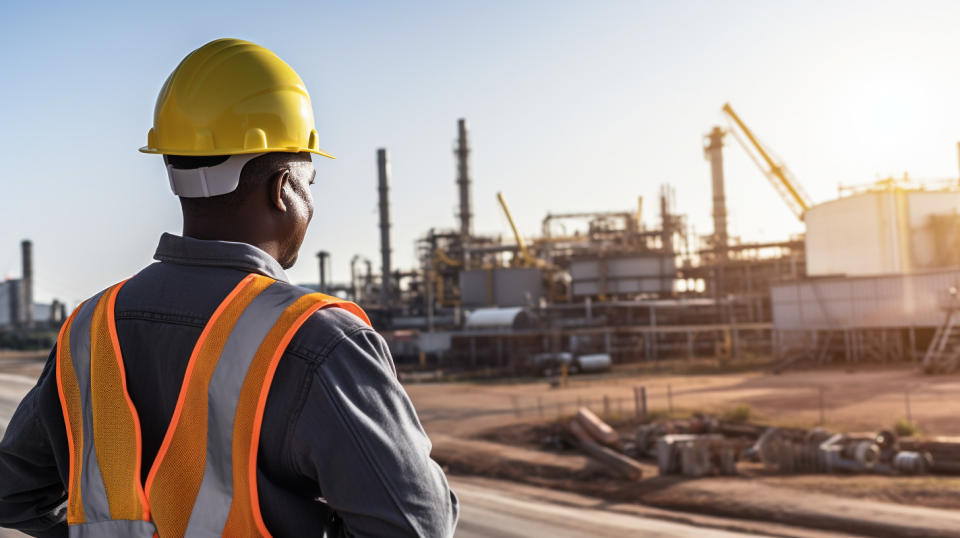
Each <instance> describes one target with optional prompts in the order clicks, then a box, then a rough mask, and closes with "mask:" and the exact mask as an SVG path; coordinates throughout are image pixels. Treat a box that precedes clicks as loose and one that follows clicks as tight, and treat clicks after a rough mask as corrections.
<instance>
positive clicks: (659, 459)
mask: <svg viewBox="0 0 960 538" xmlns="http://www.w3.org/2000/svg"><path fill="white" fill-rule="evenodd" d="M566 430H567V436H566V437H567V440H568V442H570V443H571V444H573V445H574V446H576V447H578V448H579V449H580V450H582V451H583V452H585V453H587V454H588V455H590V456H591V457H593V458H594V459H596V460H598V461H600V462H601V463H603V464H605V465H607V466H608V467H610V468H611V469H613V470H614V471H615V472H617V473H618V474H620V475H622V476H624V477H627V478H629V479H632V480H637V479H639V478H640V477H641V476H642V470H641V467H640V464H639V461H638V460H642V459H653V460H655V461H656V463H657V467H658V468H659V471H660V474H662V475H668V474H679V475H685V476H692V477H700V476H718V475H734V474H737V464H738V462H741V461H753V462H760V463H762V464H763V466H764V467H765V468H766V469H768V470H771V471H775V472H779V473H835V472H854V473H879V474H903V475H913V474H924V473H960V440H955V439H937V440H917V439H914V438H905V439H898V438H897V436H896V435H895V434H894V433H893V432H890V431H881V432H879V433H875V434H873V433H871V434H858V433H833V432H830V431H827V430H825V429H823V428H813V429H810V430H804V429H796V428H776V427H769V426H763V425H758V424H744V423H732V422H724V421H720V420H717V419H716V418H713V417H698V418H692V419H688V420H667V421H658V422H654V423H650V424H643V425H641V426H639V427H638V428H637V429H636V432H635V434H634V436H633V437H626V436H621V435H620V434H618V433H617V432H616V431H615V430H614V429H613V428H612V427H610V425H609V424H607V423H605V422H604V421H603V420H601V419H600V418H599V417H597V416H596V415H595V414H594V413H592V412H591V411H590V410H589V409H586V408H581V409H580V410H579V411H578V412H577V415H576V416H575V417H574V419H573V420H572V421H571V422H570V424H568V425H567V428H566Z"/></svg>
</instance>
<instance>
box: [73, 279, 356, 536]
mask: <svg viewBox="0 0 960 538" xmlns="http://www.w3.org/2000/svg"><path fill="white" fill-rule="evenodd" d="M123 284H124V283H123V282H121V283H119V284H117V285H115V286H112V287H110V288H108V289H106V290H104V291H103V292H101V293H100V294H99V295H97V296H95V297H93V298H92V299H90V300H88V301H86V302H84V303H83V304H82V305H80V306H79V307H78V308H77V309H76V310H75V311H74V312H73V314H71V316H70V318H69V319H68V320H67V322H66V323H65V324H64V325H63V328H62V329H60V336H59V339H58V342H57V389H58V391H59V393H60V405H61V407H62V409H63V418H64V423H65V424H66V427H67V442H68V443H69V447H68V448H69V452H70V471H69V484H68V486H67V490H68V498H67V524H68V525H69V529H70V536H72V537H75V536H81V537H82V536H97V537H101V536H108V537H112V536H118V537H119V536H124V537H126V536H130V537H141V536H143V537H152V536H160V537H162V538H167V537H174V536H185V535H187V536H270V532H269V531H268V530H267V527H266V525H265V524H264V522H263V517H262V516H261V514H260V505H259V500H258V496H257V475H256V466H257V449H258V446H259V440H260V425H261V423H262V421H263V410H264V406H265V405H266V401H267V393H268V392H269V391H270V384H271V382H272V380H273V375H274V372H276V369H277V364H278V363H279V361H280V357H281V356H282V355H283V352H284V350H285V349H286V347H287V344H289V343H290V339H291V338H293V336H294V334H296V332H297V329H299V328H300V326H301V325H303V323H304V322H306V320H307V319H308V318H309V317H310V315H311V314H312V313H313V312H315V311H317V310H319V309H321V308H327V307H340V308H344V309H346V310H348V311H350V312H352V313H354V314H356V315H357V316H358V317H360V319H362V320H363V321H364V322H365V323H367V324H368V325H369V324H370V320H369V319H368V318H367V316H366V314H365V313H364V312H363V310H362V309H361V308H360V307H359V306H357V305H355V304H353V303H351V302H347V301H343V300H340V299H337V298H335V297H330V296H328V295H324V294H322V293H308V292H306V291H305V290H303V289H301V288H297V287H295V286H291V285H289V284H286V283H282V282H278V281H276V280H274V279H272V278H268V277H265V276H261V275H256V274H251V275H248V276H246V277H245V278H244V279H243V280H242V281H241V282H240V283H239V284H238V285H237V286H236V287H235V288H234V289H233V291H231V292H230V294H229V295H227V298H226V299H224V300H223V302H222V303H220V306H218V307H217V309H216V311H214V313H213V316H211V317H210V320H209V321H208V322H207V324H206V326H205V327H204V329H203V332H202V333H201V334H200V338H199V339H198V340H197V343H196V345H195V346H194V348H193V353H192V354H191V355H190V361H189V363H188V364H187V369H186V372H185V374H184V377H183V385H182V386H181V388H180V396H179V398H178V399H177V405H176V408H175V410H174V413H173V417H172V418H171V420H170V425H169V426H168V427H167V430H166V435H165V436H164V439H163V443H162V444H161V445H160V450H159V452H158V453H157V456H156V458H155V460H154V462H153V466H152V467H151V468H150V472H149V474H148V475H147V482H146V484H145V485H144V484H141V480H140V476H141V462H140V459H141V454H140V450H141V448H140V444H141V434H140V422H139V419H138V418H137V410H136V408H135V407H134V405H133V401H132V400H131V399H130V395H129V394H128V393H127V384H126V376H125V373H124V367H123V357H121V355H120V344H119V342H118V340H117V328H116V321H115V319H114V306H115V303H116V300H117V292H118V291H119V290H120V288H121V287H122V286H123ZM221 358H223V360H221Z"/></svg>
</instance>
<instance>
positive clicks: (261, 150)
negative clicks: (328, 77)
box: [140, 146, 336, 159]
mask: <svg viewBox="0 0 960 538" xmlns="http://www.w3.org/2000/svg"><path fill="white" fill-rule="evenodd" d="M304 151H306V152H308V153H315V154H317V155H321V156H323V157H326V158H328V159H336V157H334V156H333V155H330V154H329V153H327V152H326V151H323V150H322V149H309V148H293V149H291V148H256V149H249V150H238V151H230V152H223V153H210V152H206V151H180V150H161V149H159V148H151V147H150V146H143V147H142V148H140V153H150V154H153V155H183V156H185V157H213V156H216V155H245V154H248V153H274V152H284V153H300V152H304Z"/></svg>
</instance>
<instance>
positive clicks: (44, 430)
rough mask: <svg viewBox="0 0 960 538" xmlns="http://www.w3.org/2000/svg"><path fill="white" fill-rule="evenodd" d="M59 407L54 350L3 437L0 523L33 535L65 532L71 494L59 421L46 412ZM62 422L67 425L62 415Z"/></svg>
mask: <svg viewBox="0 0 960 538" xmlns="http://www.w3.org/2000/svg"><path fill="white" fill-rule="evenodd" d="M58 408H59V397H58V396H57V380H56V348H54V350H53V351H51V352H50V357H49V358H48V359H47V363H46V366H44V368H43V373H42V374H40V379H39V380H38V381H37V384H36V386H34V387H33V389H31V390H30V392H29V393H27V395H26V396H25V397H24V398H23V401H21V402H20V406H19V407H17V411H16V412H15V413H14V415H13V418H11V419H10V424H9V425H8V426H7V430H6V432H5V433H4V436H3V440H2V441H0V527H10V528H14V529H19V530H21V531H23V532H25V533H27V534H30V535H32V536H42V537H47V536H66V535H67V525H66V507H65V506H64V504H63V503H64V501H66V499H67V492H66V488H65V487H64V485H63V478H62V477H61V475H60V472H59V471H58V467H57V461H56V454H55V453H54V450H53V446H52V444H51V440H50V435H49V431H48V429H49V428H50V427H55V426H56V425H55V424H53V423H54V422H56V421H55V420H50V419H51V418H53V417H50V416H47V415H50V414H51V412H53V411H54V410H57V409H58ZM44 419H47V420H44ZM59 424H60V428H61V429H63V428H64V426H63V425H62V424H63V419H62V417H61V418H60V421H59ZM62 435H63V436H66V431H65V430H64V431H63V432H62Z"/></svg>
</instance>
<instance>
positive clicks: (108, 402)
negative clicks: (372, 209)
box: [0, 39, 458, 538]
mask: <svg viewBox="0 0 960 538" xmlns="http://www.w3.org/2000/svg"><path fill="white" fill-rule="evenodd" d="M141 151H144V152H146V153H157V154H163V156H164V157H163V158H164V163H165V164H166V167H167V172H168V176H169V180H170V185H171V187H172V189H173V191H174V192H175V193H176V194H177V195H179V197H180V203H181V206H182V210H183V219H184V222H183V236H182V237H178V236H174V235H169V234H164V235H163V236H162V237H161V239H160V244H159V246H158V247H157V251H156V254H155V258H156V259H157V260H158V263H154V264H153V265H150V266H148V267H146V268H145V269H143V270H142V271H141V272H140V273H139V274H137V275H135V276H134V277H132V278H131V279H129V280H128V281H125V282H122V283H120V284H117V285H114V286H111V287H110V288H108V289H106V290H105V291H104V292H101V293H100V294H98V295H97V296H95V297H93V298H91V299H89V300H88V301H86V302H85V303H84V304H83V305H81V306H80V307H78V308H77V310H76V311H75V312H74V314H73V315H72V316H71V317H70V320H69V321H68V322H67V323H66V324H65V325H64V328H63V329H62V330H61V334H60V338H59V340H58V344H57V347H56V348H55V349H54V350H53V352H51V354H50V358H49V360H48V361H47V364H46V367H45V368H44V371H43V373H42V374H41V376H40V379H39V381H38V382H37V385H36V386H35V387H34V388H33V390H31V391H30V393H29V394H28V395H27V396H26V398H24V400H23V402H21V404H20V406H19V408H18V409H17V412H16V414H15V415H14V417H13V418H12V420H11V421H10V424H9V427H8V429H7V431H6V434H5V436H4V438H3V441H2V442H0V526H8V527H12V528H17V529H20V530H23V531H25V532H27V533H28V534H32V535H35V536H65V535H67V534H68V528H69V534H70V535H71V536H153V535H154V533H157V534H159V536H160V537H162V538H165V537H166V536H183V535H186V536H219V535H225V536H263V535H271V534H272V535H277V536H314V535H331V536H338V535H357V536H360V535H362V536H401V535H402V536H407V535H419V536H449V535H452V534H453V529H454V526H455V524H456V519H457V512H458V505H457V499H456V497H455V496H454V494H453V493H452V492H451V491H450V489H449V487H448V485H447V481H446V478H445V477H444V475H443V472H442V471H441V469H440V468H439V467H438V466H437V464H436V463H435V462H434V461H432V460H431V459H430V456H429V453H430V442H429V440H428V439H427V436H426V434H425V433H424V431H423V429H422V427H421V426H420V423H419V420H418V419H417V416H416V412H415V411H414V408H413V406H412V404H411V402H410V400H409V398H408V397H407V395H406V393H405V392H404V390H403V388H402V387H401V386H400V384H399V383H398V381H397V378H396V372H395V368H394V365H393V362H392V359H391V357H390V353H389V351H388V349H387V347H386V345H385V343H384V341H383V339H382V338H381V337H380V336H379V335H378V334H377V333H376V332H374V331H373V330H372V329H371V328H370V326H369V321H368V320H367V318H366V315H365V314H364V313H363V311H362V310H360V308H359V307H357V306H356V305H353V304H352V303H346V302H343V301H339V300H337V299H334V298H331V297H328V296H324V295H322V294H313V293H309V290H303V289H301V288H296V287H294V286H292V285H290V284H288V283H287V279H286V276H285V275H284V271H283V269H286V268H289V267H290V266H292V265H293V263H294V261H295V260H296V258H297V252H298V250H299V248H300V245H301V242H302V241H303V237H304V233H305V232H306V228H307V224H308V223H309V221H310V218H311V217H312V215H313V200H312V197H311V194H310V184H312V183H313V180H314V168H313V164H312V162H311V158H310V154H311V153H315V154H319V155H324V156H329V155H327V154H326V153H324V152H322V151H321V150H320V149H319V147H318V144H317V131H316V130H315V129H314V123H313V112H312V108H311V104H310V100H309V96H308V95H307V92H306V88H305V87H304V85H303V82H302V81H301V80H300V78H299V77H298V76H297V74H296V73H295V72H294V71H293V70H292V69H291V68H290V67H289V66H288V65H287V64H286V63H284V62H283V61H282V60H280V58H278V57H277V56H275V55H274V54H273V53H272V52H270V51H268V50H266V49H264V48H262V47H259V46H257V45H254V44H252V43H248V42H245V41H239V40H234V39H221V40H217V41H213V42H211V43H208V44H206V45H204V46H203V47H201V48H200V49H197V50H196V51H194V52H193V53H191V54H190V55H188V56H187V57H186V58H185V59H184V60H183V61H182V62H181V63H180V65H179V66H178V67H177V68H176V69H175V70H174V72H173V74H171V75H170V78H169V79H167V81H166V83H165V84H164V86H163V89H162V90H161V92H160V97H159V98H158V100H157V107H156V111H155V118H154V126H153V128H152V129H151V130H150V133H149V135H148V144H147V146H146V147H144V148H142V149H141ZM64 501H66V506H64Z"/></svg>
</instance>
